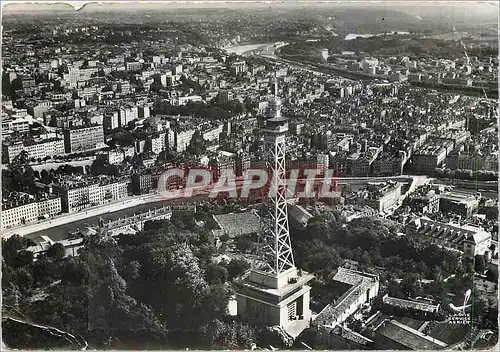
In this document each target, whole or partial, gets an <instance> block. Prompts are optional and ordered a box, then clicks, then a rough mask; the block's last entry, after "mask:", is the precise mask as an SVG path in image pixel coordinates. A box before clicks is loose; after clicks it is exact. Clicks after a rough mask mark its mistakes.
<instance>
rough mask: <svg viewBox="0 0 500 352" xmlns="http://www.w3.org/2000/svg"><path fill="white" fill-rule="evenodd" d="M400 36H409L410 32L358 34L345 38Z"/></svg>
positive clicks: (348, 35) (351, 34) (350, 34)
mask: <svg viewBox="0 0 500 352" xmlns="http://www.w3.org/2000/svg"><path fill="white" fill-rule="evenodd" d="M396 33H397V34H399V35H408V34H410V32H405V31H392V32H387V33H380V34H371V33H367V34H358V33H349V34H347V35H346V36H345V38H344V40H353V39H356V38H371V37H378V36H382V35H394V34H396Z"/></svg>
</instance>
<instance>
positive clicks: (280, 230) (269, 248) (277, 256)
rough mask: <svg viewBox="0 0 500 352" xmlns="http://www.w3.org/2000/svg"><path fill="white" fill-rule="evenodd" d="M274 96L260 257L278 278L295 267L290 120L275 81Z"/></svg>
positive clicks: (266, 138) (266, 134) (268, 133)
mask: <svg viewBox="0 0 500 352" xmlns="http://www.w3.org/2000/svg"><path fill="white" fill-rule="evenodd" d="M273 93H274V96H273V97H272V98H271V99H270V101H269V105H268V108H267V112H266V123H265V127H264V128H263V129H262V132H263V133H264V142H265V143H264V148H265V149H264V150H265V162H266V166H267V170H268V172H269V177H270V179H271V182H270V186H269V187H270V190H269V191H270V194H269V195H266V197H264V199H263V212H262V216H261V234H260V242H259V253H258V255H259V257H260V259H261V260H263V261H264V262H265V268H262V269H261V270H262V271H265V272H266V273H267V274H270V275H272V276H275V277H278V276H279V275H280V274H281V273H282V272H284V271H286V270H288V269H290V268H292V267H295V262H294V259H293V253H292V245H291V241H290V232H289V228H288V212H287V203H286V175H285V135H286V132H287V131H288V119H287V118H285V117H282V116H281V101H280V99H279V97H278V85H277V82H276V81H274V82H273Z"/></svg>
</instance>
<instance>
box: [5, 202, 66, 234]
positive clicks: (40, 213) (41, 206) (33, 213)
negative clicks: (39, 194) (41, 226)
mask: <svg viewBox="0 0 500 352" xmlns="http://www.w3.org/2000/svg"><path fill="white" fill-rule="evenodd" d="M23 203H24V204H23ZM59 213H61V198H60V197H56V196H48V197H46V198H45V199H40V200H36V199H34V198H31V199H28V200H23V201H18V202H8V203H7V202H4V204H2V216H1V223H2V225H1V228H2V230H3V229H7V228H10V227H13V226H18V225H24V224H29V223H32V222H35V221H37V220H38V219H39V218H40V217H52V216H55V215H57V214H59Z"/></svg>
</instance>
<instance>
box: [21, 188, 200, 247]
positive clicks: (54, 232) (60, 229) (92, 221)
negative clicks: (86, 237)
mask: <svg viewBox="0 0 500 352" xmlns="http://www.w3.org/2000/svg"><path fill="white" fill-rule="evenodd" d="M206 197H207V196H206V195H205V196H204V195H201V196H195V197H191V198H190V199H189V200H186V199H175V200H169V201H159V202H154V203H148V204H141V205H137V206H135V207H132V208H127V209H123V210H118V211H114V212H109V213H105V214H102V215H96V216H92V217H89V218H86V219H82V220H77V221H74V222H70V223H67V224H64V225H60V226H56V227H52V228H50V229H46V230H42V231H37V232H33V233H30V234H27V235H25V236H24V237H26V238H29V239H36V238H37V237H38V236H48V237H49V238H50V239H52V240H53V241H60V240H62V239H65V238H67V236H68V234H69V233H70V232H73V231H76V230H77V229H83V228H85V227H86V226H96V225H97V224H98V222H99V219H100V218H102V219H103V220H104V222H107V221H109V220H118V219H119V218H124V217H128V216H132V215H134V214H139V213H144V212H146V211H148V210H149V209H154V208H157V207H158V208H159V207H162V206H165V205H179V204H188V203H194V202H199V201H202V200H204V199H205V198H206Z"/></svg>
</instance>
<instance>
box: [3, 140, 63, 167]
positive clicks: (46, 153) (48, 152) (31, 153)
mask: <svg viewBox="0 0 500 352" xmlns="http://www.w3.org/2000/svg"><path fill="white" fill-rule="evenodd" d="M2 149H3V150H2V153H3V160H4V161H5V162H7V163H11V162H12V160H14V158H15V157H16V156H18V155H19V154H21V152H22V151H23V150H24V151H26V152H27V153H28V159H32V158H33V159H44V158H46V157H53V156H55V155H61V154H64V152H65V149H64V140H62V139H59V138H51V139H45V140H40V141H36V142H21V141H19V142H15V143H6V144H3V145H2Z"/></svg>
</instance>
